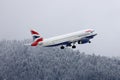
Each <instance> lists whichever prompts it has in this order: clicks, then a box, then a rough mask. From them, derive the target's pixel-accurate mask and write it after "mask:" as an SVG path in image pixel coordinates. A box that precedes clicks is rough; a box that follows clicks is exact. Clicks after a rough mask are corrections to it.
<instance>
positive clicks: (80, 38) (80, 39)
mask: <svg viewBox="0 0 120 80" xmlns="http://www.w3.org/2000/svg"><path fill="white" fill-rule="evenodd" d="M31 34H32V37H33V42H32V43H31V44H30V45H31V46H38V45H39V46H41V47H54V46H60V48H61V49H64V48H65V47H72V48H73V49H74V48H76V45H75V44H76V43H78V44H85V43H91V41H90V39H92V38H94V36H96V35H97V33H95V30H93V29H86V30H82V31H77V32H73V33H69V34H64V35H60V36H56V37H52V38H48V39H43V37H41V35H40V34H39V33H38V32H37V31H35V30H31Z"/></svg>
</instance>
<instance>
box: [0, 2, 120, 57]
mask: <svg viewBox="0 0 120 80" xmlns="http://www.w3.org/2000/svg"><path fill="white" fill-rule="evenodd" d="M88 28H92V29H95V31H96V32H97V33H98V35H97V36H96V37H95V38H94V39H93V40H92V43H91V44H85V45H77V47H78V48H77V49H79V50H80V52H85V53H88V54H92V53H95V54H97V55H99V54H100V55H105V56H120V0H0V40H3V39H7V40H14V39H16V40H24V39H28V38H31V35H30V32H29V30H31V29H36V30H37V31H39V32H40V34H41V35H42V36H43V37H44V38H49V37H53V36H56V35H60V34H65V33H70V32H74V31H78V30H82V29H88Z"/></svg>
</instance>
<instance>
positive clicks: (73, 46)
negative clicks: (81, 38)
mask: <svg viewBox="0 0 120 80" xmlns="http://www.w3.org/2000/svg"><path fill="white" fill-rule="evenodd" d="M67 47H68V46H67ZM69 47H72V48H73V49H75V48H76V46H75V45H71V46H69ZM60 48H61V49H64V48H65V46H61V47H60Z"/></svg>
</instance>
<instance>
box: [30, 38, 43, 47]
mask: <svg viewBox="0 0 120 80" xmlns="http://www.w3.org/2000/svg"><path fill="white" fill-rule="evenodd" d="M41 41H43V38H39V39H37V40H36V41H35V42H33V43H32V44H31V46H37V45H38V43H39V42H41Z"/></svg>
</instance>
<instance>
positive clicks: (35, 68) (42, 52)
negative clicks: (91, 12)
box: [0, 40, 120, 80]
mask: <svg viewBox="0 0 120 80" xmlns="http://www.w3.org/2000/svg"><path fill="white" fill-rule="evenodd" d="M27 42H28V41H27V40H25V41H17V40H2V41H0V80H120V59H119V58H109V57H106V56H100V55H95V54H92V55H90V54H85V53H84V52H80V51H79V50H72V49H70V48H66V49H64V50H61V49H60V48H57V47H53V48H49V47H39V46H37V47H31V46H26V45H24V44H25V43H27Z"/></svg>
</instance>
